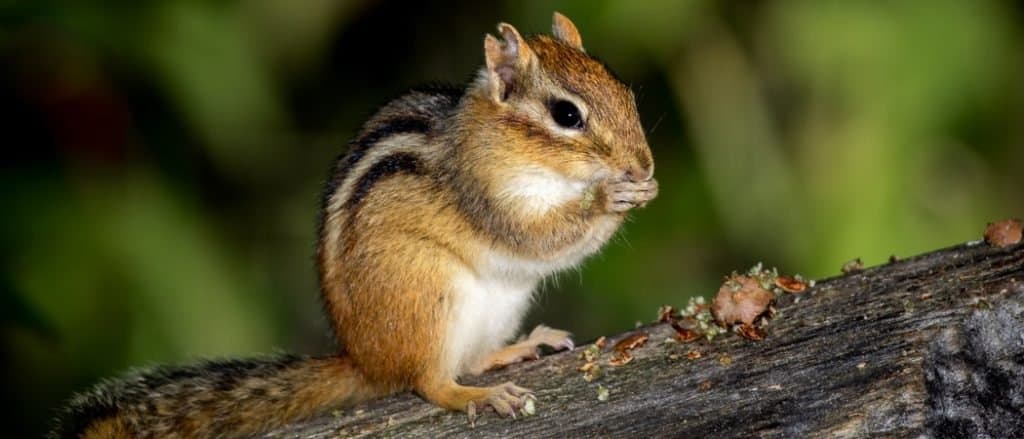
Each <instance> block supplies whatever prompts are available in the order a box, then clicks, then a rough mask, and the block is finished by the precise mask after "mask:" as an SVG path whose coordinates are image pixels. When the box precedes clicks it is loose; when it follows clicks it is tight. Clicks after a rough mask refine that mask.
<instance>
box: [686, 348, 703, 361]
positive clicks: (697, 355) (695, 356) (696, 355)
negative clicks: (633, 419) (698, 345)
mask: <svg viewBox="0 0 1024 439" xmlns="http://www.w3.org/2000/svg"><path fill="white" fill-rule="evenodd" d="M703 356H704V354H702V353H700V351H698V350H696V349H694V350H692V351H690V352H687V353H686V359H687V360H696V359H698V358H700V357H703Z"/></svg>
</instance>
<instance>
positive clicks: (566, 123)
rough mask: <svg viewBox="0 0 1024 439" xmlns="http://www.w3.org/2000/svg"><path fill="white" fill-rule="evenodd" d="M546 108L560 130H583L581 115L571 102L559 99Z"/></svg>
mask: <svg viewBox="0 0 1024 439" xmlns="http://www.w3.org/2000/svg"><path fill="white" fill-rule="evenodd" d="M548 107H549V109H550V111H551V118H552V119H554V120H555V123H557V124H558V125H559V126H561V127H562V128H572V129H576V130H578V129H581V128H583V115H582V114H580V109H579V108H576V106H575V105H573V104H572V102H569V101H566V100H561V99H559V100H556V101H552V102H551V104H550V105H549V106H548Z"/></svg>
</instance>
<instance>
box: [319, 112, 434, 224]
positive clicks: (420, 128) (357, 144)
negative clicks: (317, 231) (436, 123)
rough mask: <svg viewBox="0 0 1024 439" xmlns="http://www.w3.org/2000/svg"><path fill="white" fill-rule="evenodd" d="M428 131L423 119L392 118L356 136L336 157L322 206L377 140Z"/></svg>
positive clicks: (325, 204)
mask: <svg viewBox="0 0 1024 439" xmlns="http://www.w3.org/2000/svg"><path fill="white" fill-rule="evenodd" d="M428 131H430V124H429V123H428V122H427V121H425V120H423V119H416V118H398V119H392V120H389V121H387V122H386V123H384V124H383V125H381V126H380V127H378V128H377V129H374V130H372V131H370V132H368V133H366V134H364V135H363V136H361V137H359V138H357V139H356V140H355V141H354V142H352V143H351V147H350V148H349V151H348V154H347V155H343V156H342V157H340V158H339V159H338V161H337V162H336V163H337V164H336V165H335V172H334V175H332V176H331V179H330V180H329V181H328V183H327V187H326V188H325V190H324V196H323V200H322V203H321V204H322V207H324V208H326V207H327V204H328V201H329V200H330V198H331V195H333V194H334V191H336V190H338V186H341V182H342V181H344V180H345V176H346V175H348V173H349V172H350V171H351V170H352V167H353V166H355V165H356V163H359V160H362V159H363V156H365V155H366V152H367V151H369V150H370V149H371V148H373V146H374V145H376V144H377V142H379V141H381V140H383V139H385V138H387V137H390V136H393V135H396V134H403V133H420V134H424V133H426V132H428Z"/></svg>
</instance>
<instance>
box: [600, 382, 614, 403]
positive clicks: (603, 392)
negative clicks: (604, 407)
mask: <svg viewBox="0 0 1024 439" xmlns="http://www.w3.org/2000/svg"><path fill="white" fill-rule="evenodd" d="M610 393H611V392H610V391H609V390H608V388H607V387H605V386H603V385H601V384H598V385H597V400H598V401H607V400H608V395H609V394H610Z"/></svg>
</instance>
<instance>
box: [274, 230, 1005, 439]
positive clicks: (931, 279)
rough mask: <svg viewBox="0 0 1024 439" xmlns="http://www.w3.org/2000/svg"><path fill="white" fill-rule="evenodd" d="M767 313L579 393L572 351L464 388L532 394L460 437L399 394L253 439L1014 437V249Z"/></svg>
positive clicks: (888, 269) (826, 291)
mask: <svg viewBox="0 0 1024 439" xmlns="http://www.w3.org/2000/svg"><path fill="white" fill-rule="evenodd" d="M777 309H778V311H779V312H778V315H777V316H776V317H775V319H773V320H772V321H771V323H770V325H769V326H768V336H767V338H766V339H765V340H763V341H759V342H755V341H748V340H746V339H744V338H741V337H738V336H735V335H727V336H719V337H718V338H716V339H715V340H712V341H706V340H703V339H702V340H700V341H697V342H692V343H685V344H681V343H665V342H663V340H664V339H665V338H669V337H672V336H673V335H674V331H673V330H672V329H671V328H670V327H669V326H668V325H666V324H656V325H652V326H648V327H645V328H642V330H643V331H646V332H648V333H649V334H650V340H649V341H648V342H647V344H646V345H645V346H643V347H640V348H638V349H636V350H635V351H633V353H634V355H635V359H634V360H633V361H632V362H630V363H628V364H626V365H624V366H621V367H611V366H608V365H607V359H608V358H609V357H610V356H611V355H610V354H609V353H604V354H602V356H601V363H600V364H601V367H602V370H603V372H604V374H603V376H601V377H600V378H598V379H597V380H595V381H593V382H585V381H584V380H583V378H582V374H581V373H580V372H579V371H578V370H577V368H578V367H579V366H581V365H582V364H583V360H581V359H579V353H580V351H581V349H579V348H577V349H576V350H575V351H573V352H570V353H559V354H555V355H551V356H548V357H545V358H543V359H541V360H539V361H533V362H529V363H525V364H521V365H517V366H514V367H509V368H507V369H505V370H501V371H498V372H492V373H487V374H484V375H483V376H480V377H476V378H474V379H470V380H468V382H470V383H478V384H494V383H500V382H504V381H515V382H516V383H517V384H519V385H522V386H525V387H529V388H531V389H534V390H535V391H536V396H537V399H538V403H537V408H536V415H534V416H530V417H525V418H523V417H520V418H519V419H515V420H511V419H503V418H498V417H497V416H494V415H493V414H490V413H486V414H485V415H484V416H481V417H480V418H479V419H478V420H477V422H476V426H475V427H471V426H470V425H469V424H468V422H467V418H466V416H465V415H464V414H461V413H452V412H448V411H444V410H441V409H438V408H436V407H434V406H432V405H431V404H429V403H427V402H424V401H423V400H421V399H419V398H418V397H416V396H414V395H411V394H402V395H397V396H393V397H389V398H385V399H381V400H378V401H374V402H371V403H368V404H364V405H361V406H358V407H354V408H350V409H346V410H345V411H343V412H335V413H333V414H331V415H327V416H323V417H320V418H316V419H312V420H309V421H306V422H303V423H300V424H296V425H292V426H289V427H287V428H283V429H280V430H278V431H275V432H272V433H270V434H268V435H267V437H302V438H327V437H332V438H333V437H338V436H339V435H340V436H342V437H350V436H362V435H386V436H396V437H407V436H411V435H420V436H424V437H445V438H448V437H463V436H485V437H489V436H523V437H550V436H555V437H585V436H601V437H605V436H610V437H662V436H671V437H705V436H708V435H713V436H714V437H879V436H898V437H908V436H918V435H920V434H924V435H927V436H938V437H978V436H983V435H986V434H987V435H989V436H990V437H1021V436H1022V435H1024V416H1022V415H1021V414H1022V413H1024V335H1022V334H1024V245H1016V246H1012V247H1007V248H994V247H990V246H988V245H987V244H975V245H962V246H958V247H954V248H950V249H946V250H941V251H937V252H934V253H930V254H926V255H923V256H919V257H915V258H911V259H907V260H904V261H900V262H896V263H890V264H887V265H884V266H879V267H875V268H871V269H867V270H864V271H861V272H857V273H853V274H849V275H844V276H841V277H837V278H833V279H829V280H826V281H822V282H818V283H817V285H816V286H815V287H814V288H811V289H809V290H807V291H806V292H804V293H802V294H793V295H785V296H783V297H781V298H780V300H779V303H778V304H777ZM651 311H652V313H653V312H654V310H651ZM632 332H633V331H631V332H630V333H632ZM628 334H629V333H625V334H619V335H618V336H615V337H609V345H611V344H612V343H614V342H615V341H616V340H618V339H620V338H622V337H625V336H627V335H628ZM691 350H695V351H699V352H700V353H701V357H700V358H698V359H695V360H690V359H688V358H687V356H686V353H687V352H689V351H691ZM599 385H600V386H603V387H605V388H607V389H608V391H609V394H608V396H609V397H608V399H607V401H599V400H598V387H599Z"/></svg>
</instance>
